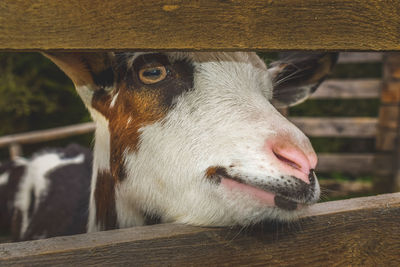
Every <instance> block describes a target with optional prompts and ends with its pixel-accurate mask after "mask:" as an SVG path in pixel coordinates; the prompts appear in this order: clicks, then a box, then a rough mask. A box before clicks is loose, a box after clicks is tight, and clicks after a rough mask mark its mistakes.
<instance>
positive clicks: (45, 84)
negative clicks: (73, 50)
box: [0, 53, 89, 135]
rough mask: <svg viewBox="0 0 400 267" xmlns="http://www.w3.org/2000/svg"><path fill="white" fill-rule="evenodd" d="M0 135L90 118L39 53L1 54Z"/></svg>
mask: <svg viewBox="0 0 400 267" xmlns="http://www.w3.org/2000/svg"><path fill="white" fill-rule="evenodd" d="M0 95H1V97H0V120H1V121H2V124H1V125H0V135H4V134H10V133H15V132H25V131H30V130H36V129H43V128H49V127H54V126H59V125H65V124H69V123H76V122H80V121H87V120H88V119H89V117H88V115H87V112H86V110H85V108H84V106H83V105H82V104H81V101H80V100H79V98H78V96H77V95H76V93H75V90H74V87H73V84H72V83H71V82H70V81H69V79H68V78H67V77H66V76H65V75H64V74H63V73H62V72H61V71H60V70H59V69H58V68H57V67H56V66H54V64H53V63H51V62H50V61H49V60H47V59H46V58H45V57H43V56H42V55H40V54H38V53H35V54H33V53H18V54H17V53H0Z"/></svg>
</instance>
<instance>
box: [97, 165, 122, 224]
mask: <svg viewBox="0 0 400 267" xmlns="http://www.w3.org/2000/svg"><path fill="white" fill-rule="evenodd" d="M94 199H95V203H96V222H97V223H98V224H100V228H101V229H102V230H111V229H116V228H117V213H116V208H115V180H114V179H113V177H112V176H111V174H110V173H109V172H108V171H101V172H99V173H97V180H96V189H95V191H94Z"/></svg>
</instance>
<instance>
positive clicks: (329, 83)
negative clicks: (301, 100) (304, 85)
mask: <svg viewBox="0 0 400 267" xmlns="http://www.w3.org/2000/svg"><path fill="white" fill-rule="evenodd" d="M381 88H382V81H381V80H379V79H346V80H339V79H331V80H326V81H324V82H323V83H322V84H321V85H320V86H319V87H318V89H317V91H316V92H315V93H313V94H312V95H311V97H310V98H311V99H332V98H340V99H356V98H364V99H366V98H379V93H380V91H381Z"/></svg>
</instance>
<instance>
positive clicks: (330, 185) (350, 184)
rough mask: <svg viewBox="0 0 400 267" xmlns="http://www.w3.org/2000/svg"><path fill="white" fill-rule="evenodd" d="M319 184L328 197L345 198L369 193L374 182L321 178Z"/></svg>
mask: <svg viewBox="0 0 400 267" xmlns="http://www.w3.org/2000/svg"><path fill="white" fill-rule="evenodd" d="M319 184H320V185H321V188H323V189H322V190H323V192H324V193H323V195H324V197H327V198H333V197H335V198H338V197H341V198H345V197H348V196H350V195H354V194H357V195H367V194H371V193H372V192H374V191H373V184H372V182H364V181H341V180H340V181H337V180H331V179H329V180H328V179H327V180H325V179H324V180H320V181H319Z"/></svg>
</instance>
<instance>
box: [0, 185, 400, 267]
mask: <svg viewBox="0 0 400 267" xmlns="http://www.w3.org/2000/svg"><path fill="white" fill-rule="evenodd" d="M399 221H400V193H395V194H387V195H380V196H374V197H366V198H359V199H351V200H341V201H334V202H327V203H322V204H317V205H314V206H313V207H312V208H310V210H309V212H308V214H306V215H305V216H303V218H302V220H301V221H300V222H298V223H292V224H290V225H286V226H284V225H278V224H276V223H274V224H271V225H267V224H265V225H261V226H257V227H251V228H246V229H241V228H201V227H193V226H185V225H174V224H165V225H155V226H145V227H136V228H130V229H121V230H114V231H107V232H99V233H91V234H85V235H76V236H70V237H57V238H51V239H47V240H39V241H29V242H21V243H10V244H2V245H0V265H1V266H15V265H17V266H59V265H70V266H77V265H79V266H87V265H112V266H121V265H125V266H126V265H132V266H236V265H246V266H269V265H270V266H295V265H298V264H299V263H301V265H302V266H399V264H400V225H399Z"/></svg>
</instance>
